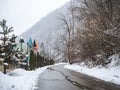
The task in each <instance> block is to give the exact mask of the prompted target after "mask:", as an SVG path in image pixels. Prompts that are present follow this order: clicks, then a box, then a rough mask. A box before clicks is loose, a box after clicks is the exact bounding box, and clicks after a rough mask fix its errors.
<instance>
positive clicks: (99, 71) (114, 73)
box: [65, 54, 120, 85]
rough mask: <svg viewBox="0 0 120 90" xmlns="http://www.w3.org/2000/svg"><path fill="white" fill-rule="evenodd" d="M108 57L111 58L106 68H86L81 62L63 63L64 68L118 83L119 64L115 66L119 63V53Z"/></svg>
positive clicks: (119, 77)
mask: <svg viewBox="0 0 120 90" xmlns="http://www.w3.org/2000/svg"><path fill="white" fill-rule="evenodd" d="M109 59H112V62H111V63H110V64H109V65H108V67H107V68H105V67H94V68H88V67H87V66H85V65H84V64H83V63H82V64H73V65H65V68H67V69H71V70H74V71H76V72H80V73H83V74H87V75H89V76H92V77H96V78H98V79H102V80H104V81H108V82H112V83H115V84H118V85H120V66H116V65H117V64H118V63H120V58H119V55H117V54H115V55H113V56H112V57H110V58H109Z"/></svg>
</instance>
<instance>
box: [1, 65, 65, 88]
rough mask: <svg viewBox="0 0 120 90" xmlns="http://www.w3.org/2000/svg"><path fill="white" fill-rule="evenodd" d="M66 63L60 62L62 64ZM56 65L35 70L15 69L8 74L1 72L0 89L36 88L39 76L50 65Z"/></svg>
mask: <svg viewBox="0 0 120 90" xmlns="http://www.w3.org/2000/svg"><path fill="white" fill-rule="evenodd" d="M60 64H65V63H58V64H55V65H60ZM55 65H49V66H45V67H42V68H38V69H36V70H33V71H26V70H23V69H15V70H13V71H11V72H9V73H7V74H3V73H2V72H0V90H34V89H35V88H36V87H35V85H36V82H37V80H38V76H39V75H40V74H41V73H42V72H44V71H45V70H46V69H47V68H48V67H52V66H55Z"/></svg>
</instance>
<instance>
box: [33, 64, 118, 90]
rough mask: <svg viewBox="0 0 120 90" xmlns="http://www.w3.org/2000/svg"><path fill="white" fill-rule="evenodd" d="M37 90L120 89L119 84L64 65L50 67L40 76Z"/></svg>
mask: <svg viewBox="0 0 120 90" xmlns="http://www.w3.org/2000/svg"><path fill="white" fill-rule="evenodd" d="M36 87H37V89H35V90H120V86H119V85H115V84H112V83H108V82H105V81H102V80H99V79H96V78H93V77H89V76H87V75H84V74H80V73H77V72H74V71H71V70H67V69H64V65H57V66H54V67H51V68H48V69H47V70H46V71H45V72H44V73H42V74H41V75H40V76H39V80H38V82H37V85H36Z"/></svg>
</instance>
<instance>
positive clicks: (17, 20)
mask: <svg viewBox="0 0 120 90" xmlns="http://www.w3.org/2000/svg"><path fill="white" fill-rule="evenodd" d="M68 1H70V0H0V21H2V19H5V20H7V25H8V26H13V27H14V33H15V34H16V35H20V34H21V33H22V32H25V31H26V30H28V29H29V28H30V27H32V26H33V25H34V24H35V23H36V22H38V21H39V20H40V19H41V18H42V17H44V16H46V15H47V14H48V13H50V12H51V11H53V10H55V9H56V8H59V7H60V6H62V5H64V4H65V3H66V2H68Z"/></svg>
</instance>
